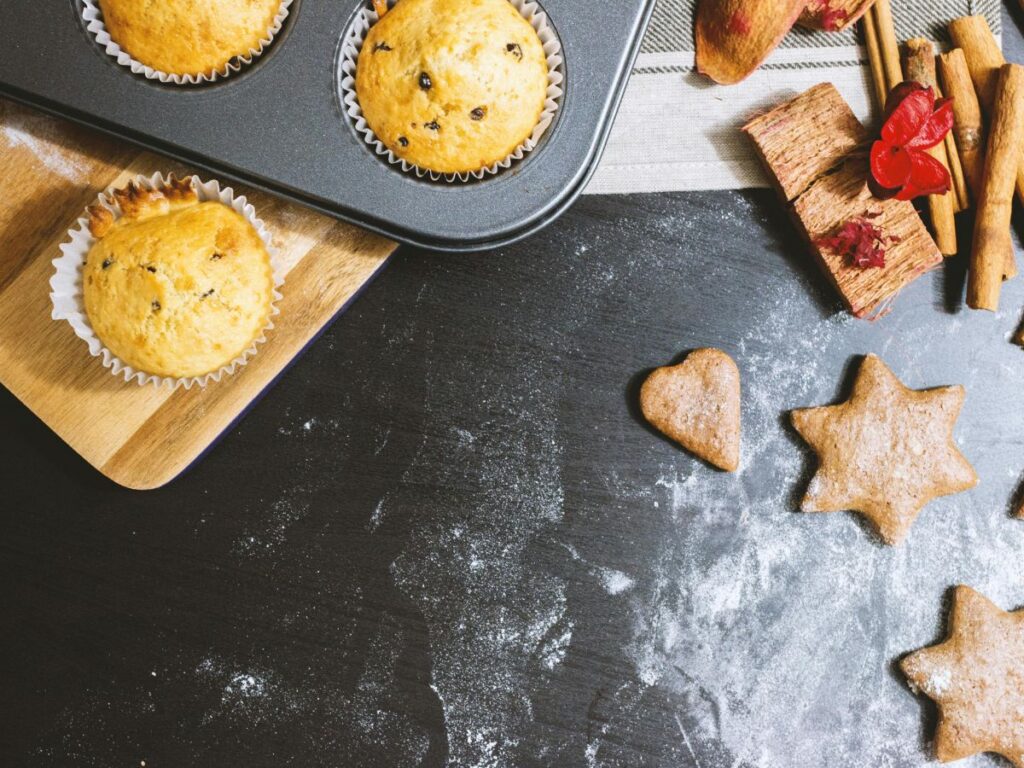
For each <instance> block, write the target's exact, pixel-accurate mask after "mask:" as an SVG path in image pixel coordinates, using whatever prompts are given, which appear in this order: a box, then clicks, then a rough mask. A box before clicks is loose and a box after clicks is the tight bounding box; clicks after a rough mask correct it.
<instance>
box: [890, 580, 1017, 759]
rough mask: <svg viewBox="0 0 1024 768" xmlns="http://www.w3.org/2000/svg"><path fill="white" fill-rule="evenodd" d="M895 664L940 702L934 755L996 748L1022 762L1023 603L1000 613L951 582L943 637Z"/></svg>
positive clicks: (913, 683) (959, 755) (963, 754)
mask: <svg viewBox="0 0 1024 768" xmlns="http://www.w3.org/2000/svg"><path fill="white" fill-rule="evenodd" d="M900 668H901V669H902V670H903V674H905V675H906V676H907V679H908V680H909V681H910V684H911V686H912V687H913V688H914V689H915V690H920V691H923V692H924V693H925V694H926V695H927V696H928V697H929V698H930V699H933V700H934V701H935V703H936V704H938V705H939V725H938V729H937V730H936V733H935V756H936V757H937V758H938V759H939V760H941V761H942V762H944V763H946V762H949V761H951V760H959V759H961V758H964V757H970V756H971V755H974V754H977V753H978V752H996V753H998V754H1000V755H1002V756H1003V757H1005V758H1006V759H1007V760H1009V761H1010V762H1011V763H1013V764H1014V765H1015V766H1017V768H1024V610H1022V611H1015V612H1014V613H1007V612H1006V611H1002V610H1000V609H999V608H998V606H996V605H995V604H993V603H992V602H990V601H989V600H988V599H987V598H986V597H984V596H983V595H981V594H979V593H978V592H975V591H974V590H973V589H971V588H970V587H963V586H961V587H957V588H956V592H955V593H954V595H953V612H952V614H951V615H950V619H949V638H948V639H947V640H946V642H944V643H942V644H941V645H933V646H932V647H930V648H925V649H924V650H921V651H917V652H915V653H912V654H910V655H909V656H907V657H906V658H904V659H903V660H902V661H901V662H900Z"/></svg>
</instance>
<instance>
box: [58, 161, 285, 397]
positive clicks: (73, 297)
mask: <svg viewBox="0 0 1024 768" xmlns="http://www.w3.org/2000/svg"><path fill="white" fill-rule="evenodd" d="M132 181H134V182H135V183H136V184H137V185H139V186H140V187H144V188H146V189H161V188H163V187H165V186H167V185H168V183H169V178H168V177H165V176H164V175H163V174H160V173H155V174H153V175H152V176H148V177H147V176H138V177H136V178H135V179H132ZM127 184H128V182H127V181H126V182H122V183H120V184H117V185H115V186H112V187H110V188H108V189H107V190H106V191H105V192H103V193H102V194H100V196H99V197H98V198H97V199H96V204H98V205H102V206H103V207H105V208H108V209H109V210H111V211H113V213H114V215H115V217H119V216H120V213H121V212H120V209H119V208H118V206H117V204H116V202H114V198H113V196H112V194H111V193H112V192H113V190H114V189H115V188H121V187H124V186H125V185H127ZM192 189H194V190H195V192H196V194H197V195H198V197H199V200H200V202H205V201H215V202H220V203H223V204H224V205H226V206H228V207H229V208H232V209H234V210H235V211H237V212H238V213H240V214H242V216H244V217H245V220H246V221H248V222H249V224H251V225H252V227H253V228H254V229H255V230H256V233H257V234H258V235H259V237H260V240H262V241H263V244H264V245H265V246H266V248H267V253H269V254H270V267H271V271H272V272H273V277H274V291H273V297H272V299H271V308H270V315H269V317H268V320H267V325H266V326H265V327H264V329H263V331H262V333H261V334H260V335H259V337H258V338H256V339H255V340H254V341H253V343H252V346H250V347H249V348H248V349H247V350H245V351H244V352H243V353H242V354H241V355H239V356H238V357H236V358H235V359H234V360H232V361H231V362H230V363H228V364H227V365H223V366H221V367H220V368H219V369H218V370H216V371H211V372H210V373H206V374H203V375H202V376H189V377H184V378H174V377H169V376H157V375H155V374H152V373H147V372H145V371H140V370H137V369H135V368H133V367H132V366H130V365H128V364H127V363H125V362H124V361H123V360H121V359H120V358H119V357H117V355H115V354H114V353H113V352H111V351H110V350H109V349H107V348H106V347H105V346H104V345H103V342H102V341H100V339H99V337H98V336H97V335H96V333H95V332H94V331H93V329H92V325H90V323H89V317H88V315H87V314H86V311H85V299H84V295H83V292H82V272H83V271H84V269H85V261H86V257H87V256H88V254H89V249H90V248H92V246H93V245H94V244H95V243H96V238H95V237H93V235H92V233H91V232H89V216H88V213H83V215H82V216H81V217H80V218H79V219H78V221H77V222H75V226H74V227H73V228H72V229H70V230H69V231H68V242H65V243H63V244H62V245H61V246H60V251H61V256H60V257H59V258H56V259H54V260H53V266H54V270H55V271H54V274H53V277H51V278H50V300H51V302H52V303H53V311H52V313H51V317H52V318H53V319H54V320H66V321H67V322H68V323H69V324H70V325H71V327H72V328H73V329H74V331H75V335H76V336H78V337H79V338H80V339H82V340H83V341H84V342H85V343H86V344H87V345H88V346H89V353H90V354H91V355H92V356H93V357H99V358H101V362H102V364H103V366H104V367H105V368H109V369H110V372H111V373H112V374H114V375H115V376H120V377H121V378H123V379H124V380H125V381H126V382H130V381H132V380H134V381H135V382H136V383H138V384H139V385H140V386H142V385H145V384H155V385H157V386H170V387H171V388H172V389H173V388H177V387H179V386H183V387H185V389H190V388H191V387H193V386H199V387H205V386H206V385H207V384H208V383H209V382H211V381H214V382H218V381H220V380H221V378H222V377H224V376H230V375H231V374H233V373H234V372H235V371H236V370H237V369H238V368H240V367H242V366H244V365H245V364H246V363H247V362H248V361H249V359H250V358H251V357H252V356H253V355H255V354H256V351H257V347H258V345H260V344H262V343H263V342H265V341H266V333H267V331H269V330H270V329H272V328H273V327H274V322H273V317H274V316H275V315H278V314H280V310H279V309H278V308H277V302H278V301H280V300H281V293H280V291H279V290H278V289H279V288H280V287H281V286H282V285H283V284H284V274H285V267H284V264H283V262H282V260H281V258H280V255H279V253H278V251H277V249H276V248H275V247H274V244H273V237H272V235H271V233H270V231H269V230H268V229H267V226H266V224H264V223H263V222H262V221H261V220H260V219H258V218H257V217H256V209H255V208H253V206H252V205H251V204H250V203H249V201H248V200H246V199H245V197H243V196H236V195H235V193H234V190H233V189H231V187H223V188H222V187H221V185H220V182H218V181H216V180H214V181H201V180H200V179H199V177H197V176H192Z"/></svg>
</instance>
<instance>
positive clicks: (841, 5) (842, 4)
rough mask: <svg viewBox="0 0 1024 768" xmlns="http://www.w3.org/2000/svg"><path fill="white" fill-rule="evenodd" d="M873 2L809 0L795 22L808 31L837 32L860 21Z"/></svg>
mask: <svg viewBox="0 0 1024 768" xmlns="http://www.w3.org/2000/svg"><path fill="white" fill-rule="evenodd" d="M874 2H875V0H811V1H810V2H809V3H808V4H807V7H806V8H805V9H804V12H803V13H801V14H800V20H799V21H798V22H797V23H798V24H800V26H802V27H807V28H808V29H823V30H825V31H826V32H839V31H841V30H844V29H846V28H847V27H848V26H850V25H851V24H853V23H854V22H856V21H857V20H858V19H860V18H861V17H862V16H863V15H864V14H865V13H867V11H868V9H869V8H870V7H871V4H872V3H874Z"/></svg>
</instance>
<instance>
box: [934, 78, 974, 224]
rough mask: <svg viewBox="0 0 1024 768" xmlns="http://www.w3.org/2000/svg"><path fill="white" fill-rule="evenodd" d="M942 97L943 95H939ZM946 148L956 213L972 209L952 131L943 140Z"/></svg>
mask: <svg viewBox="0 0 1024 768" xmlns="http://www.w3.org/2000/svg"><path fill="white" fill-rule="evenodd" d="M939 95H941V94H939ZM942 141H943V143H944V144H945V146H946V160H948V161H949V178H950V180H951V181H952V182H953V203H954V206H953V207H954V208H955V210H956V213H960V211H966V210H967V209H968V208H970V207H971V196H970V194H969V193H968V192H967V179H965V178H964V167H963V166H962V165H961V164H960V153H959V152H958V151H957V148H956V137H955V136H954V135H953V132H952V131H950V132H949V133H947V134H946V138H945V139H943V140H942Z"/></svg>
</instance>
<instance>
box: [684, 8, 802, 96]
mask: <svg viewBox="0 0 1024 768" xmlns="http://www.w3.org/2000/svg"><path fill="white" fill-rule="evenodd" d="M806 5H807V0H700V4H699V5H698V7H697V23H696V25H695V28H694V38H695V41H696V48H697V52H696V61H697V71H698V72H700V73H702V74H705V75H707V76H708V77H710V78H711V79H712V80H714V81H715V82H716V83H722V84H723V85H729V84H732V83H738V82H739V81H740V80H743V79H744V78H745V77H747V75H749V74H750V73H751V72H753V71H754V70H755V69H757V67H758V66H759V65H760V64H761V62H762V61H764V60H765V58H767V56H768V54H769V53H771V52H772V51H773V50H774V49H775V46H777V45H778V44H779V41H780V40H782V38H783V37H784V36H785V34H786V33H787V32H788V31H789V30H790V28H792V26H793V24H795V23H796V20H797V17H798V16H799V15H800V12H801V11H803V9H804V7H805V6H806Z"/></svg>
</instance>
